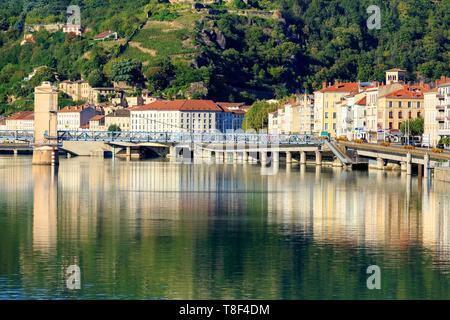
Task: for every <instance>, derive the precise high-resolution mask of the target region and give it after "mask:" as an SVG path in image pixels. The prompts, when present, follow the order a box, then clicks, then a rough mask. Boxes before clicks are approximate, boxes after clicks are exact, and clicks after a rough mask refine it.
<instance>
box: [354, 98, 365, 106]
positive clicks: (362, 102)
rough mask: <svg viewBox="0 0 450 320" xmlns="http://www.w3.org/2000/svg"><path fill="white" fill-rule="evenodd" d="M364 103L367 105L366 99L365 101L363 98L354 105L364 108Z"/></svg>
mask: <svg viewBox="0 0 450 320" xmlns="http://www.w3.org/2000/svg"><path fill="white" fill-rule="evenodd" d="M366 103H367V99H366V97H364V98H362V99H360V100H358V101H357V102H356V103H355V104H357V105H359V106H365V105H366Z"/></svg>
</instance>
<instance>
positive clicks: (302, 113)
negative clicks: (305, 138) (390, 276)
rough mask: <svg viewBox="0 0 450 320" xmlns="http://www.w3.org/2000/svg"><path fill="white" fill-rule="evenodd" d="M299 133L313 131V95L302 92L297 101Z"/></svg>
mask: <svg viewBox="0 0 450 320" xmlns="http://www.w3.org/2000/svg"><path fill="white" fill-rule="evenodd" d="M298 108H299V110H298V114H299V119H300V120H299V123H300V127H299V133H301V134H311V133H313V132H314V95H308V94H304V95H302V96H301V98H299V101H298Z"/></svg>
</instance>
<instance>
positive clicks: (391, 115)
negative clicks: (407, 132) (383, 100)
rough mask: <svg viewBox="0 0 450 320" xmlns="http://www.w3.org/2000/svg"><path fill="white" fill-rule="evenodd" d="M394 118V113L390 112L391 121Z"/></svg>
mask: <svg viewBox="0 0 450 320" xmlns="http://www.w3.org/2000/svg"><path fill="white" fill-rule="evenodd" d="M392 118H394V115H393V112H392V111H389V119H392Z"/></svg>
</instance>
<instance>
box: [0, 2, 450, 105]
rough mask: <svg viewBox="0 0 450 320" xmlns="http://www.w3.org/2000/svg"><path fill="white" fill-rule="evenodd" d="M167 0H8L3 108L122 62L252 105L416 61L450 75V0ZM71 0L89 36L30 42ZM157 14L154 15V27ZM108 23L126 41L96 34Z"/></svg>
mask: <svg viewBox="0 0 450 320" xmlns="http://www.w3.org/2000/svg"><path fill="white" fill-rule="evenodd" d="M160 2H167V1H157V0H151V1H148V0H137V1H123V0H100V1H99V0H96V1H91V0H78V1H69V0H50V1H31V0H3V1H2V2H1V3H0V56H1V59H0V112H2V113H3V112H11V110H17V109H20V108H30V106H31V105H32V88H33V85H34V84H35V83H36V82H37V81H38V80H39V81H40V80H45V79H47V80H63V79H73V80H75V79H79V78H80V77H83V78H84V79H86V80H88V81H89V82H90V83H91V85H93V86H103V85H111V83H112V81H114V79H115V78H117V76H118V74H117V66H120V65H121V63H125V64H126V63H128V65H129V66H131V65H139V64H140V63H141V64H142V74H143V76H144V77H145V79H144V78H141V75H140V74H136V73H134V75H131V76H132V77H134V76H135V75H137V76H138V79H132V81H131V83H133V82H144V80H145V85H146V86H147V88H148V89H150V90H151V91H152V92H154V93H155V94H159V95H161V96H164V97H167V98H178V97H192V96H195V97H208V98H211V99H215V100H230V101H241V100H243V101H246V102H249V103H251V102H254V101H256V100H258V99H265V98H272V97H278V98H279V97H284V96H287V95H289V94H292V93H296V92H304V91H309V92H311V91H312V90H313V89H316V88H318V87H320V84H321V83H322V82H323V81H327V82H333V81H334V80H343V81H356V80H362V81H364V80H378V81H383V79H384V71H385V70H386V69H388V68H391V67H401V68H404V69H406V70H407V71H408V79H409V80H410V81H414V80H425V81H429V80H433V79H436V78H438V77H440V76H441V75H447V76H449V75H450V72H449V70H450V68H449V66H450V54H449V52H450V31H449V30H450V28H449V26H450V2H449V1H429V0H393V1H381V0H360V1H354V0H277V1H268V0H253V1H248V4H243V3H242V1H234V2H233V3H232V4H231V5H229V7H225V4H221V5H214V6H213V9H214V10H216V11H215V12H210V14H208V13H205V12H206V11H201V12H197V13H195V11H194V12H192V10H191V7H190V6H186V5H184V6H183V5H179V4H177V5H170V4H168V3H160ZM69 4H78V5H80V7H81V12H82V24H83V25H84V26H85V27H86V29H85V30H86V32H85V34H84V35H83V36H82V37H74V36H71V35H65V34H63V33H62V32H55V33H50V32H47V31H45V30H41V31H38V32H35V33H34V34H33V36H34V39H33V41H32V42H30V43H27V44H25V45H21V44H20V42H21V41H22V40H23V36H24V32H25V23H26V24H35V23H52V22H65V19H66V18H65V9H66V7H67V6H68V5H69ZM372 4H376V5H378V6H380V8H381V13H382V18H381V29H380V30H376V29H375V30H369V29H368V28H367V26H366V20H367V18H368V17H369V14H368V13H367V12H366V9H367V7H368V6H369V5H372ZM225 9H226V10H228V11H226V10H225ZM245 10H248V11H245ZM147 20H148V21H153V22H154V23H153V24H151V25H149V26H146V27H143V26H144V24H145V22H146V21H147ZM194 24H195V26H194ZM189 25H190V26H191V29H192V30H191V29H190V28H188V26H189ZM104 30H114V31H117V32H118V33H119V36H120V37H121V39H122V40H123V41H119V42H110V43H107V42H105V43H99V42H94V41H93V40H92V38H93V36H94V35H95V34H97V33H99V32H101V31H104ZM129 40H131V41H133V42H135V43H134V45H135V46H127V43H128V41H129ZM139 46H141V47H142V48H139ZM123 61H125V62H123ZM42 66H45V67H47V68H46V69H44V71H42V72H39V73H37V74H38V76H37V77H36V78H34V77H32V78H31V79H30V80H24V79H25V78H26V77H27V76H29V75H30V74H31V73H32V72H33V70H34V69H35V68H38V67H42ZM122 71H123V70H122ZM133 72H134V71H133ZM133 72H131V73H133ZM128 76H130V74H128ZM123 77H127V74H126V73H121V75H120V76H119V78H123ZM128 80H130V79H128ZM136 80H138V81H136Z"/></svg>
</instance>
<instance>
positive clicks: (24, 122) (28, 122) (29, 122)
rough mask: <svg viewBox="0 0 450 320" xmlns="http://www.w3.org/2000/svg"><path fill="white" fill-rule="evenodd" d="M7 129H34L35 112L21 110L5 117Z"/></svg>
mask: <svg viewBox="0 0 450 320" xmlns="http://www.w3.org/2000/svg"><path fill="white" fill-rule="evenodd" d="M5 124H6V130H34V112H33V111H19V112H16V113H15V114H13V115H12V116H9V117H8V118H6V119H5Z"/></svg>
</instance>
